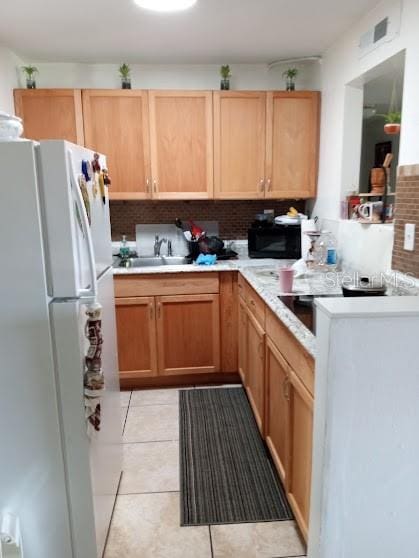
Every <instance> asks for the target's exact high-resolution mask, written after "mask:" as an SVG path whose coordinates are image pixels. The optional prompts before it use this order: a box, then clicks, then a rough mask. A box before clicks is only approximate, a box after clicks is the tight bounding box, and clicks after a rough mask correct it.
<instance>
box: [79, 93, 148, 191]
mask: <svg viewBox="0 0 419 558" xmlns="http://www.w3.org/2000/svg"><path fill="white" fill-rule="evenodd" d="M83 112H84V131H85V137H86V147H89V148H90V149H94V150H95V151H99V152H100V153H103V154H104V155H106V159H107V165H108V168H109V174H110V176H111V179H112V185H111V187H110V188H109V197H110V198H111V199H114V200H129V199H146V198H150V197H151V170H150V147H149V132H148V127H149V122H148V100H147V92H146V91H138V90H137V91H134V90H132V91H130V90H125V91H122V90H109V89H105V90H101V89H87V90H84V91H83Z"/></svg>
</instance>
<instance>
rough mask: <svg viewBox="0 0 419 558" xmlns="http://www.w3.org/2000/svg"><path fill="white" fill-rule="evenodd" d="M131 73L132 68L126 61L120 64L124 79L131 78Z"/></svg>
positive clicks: (121, 74) (120, 71)
mask: <svg viewBox="0 0 419 558" xmlns="http://www.w3.org/2000/svg"><path fill="white" fill-rule="evenodd" d="M130 73H131V68H130V67H129V66H128V64H125V62H124V63H123V64H121V65H120V66H119V75H120V76H121V78H122V79H127V78H129V76H130Z"/></svg>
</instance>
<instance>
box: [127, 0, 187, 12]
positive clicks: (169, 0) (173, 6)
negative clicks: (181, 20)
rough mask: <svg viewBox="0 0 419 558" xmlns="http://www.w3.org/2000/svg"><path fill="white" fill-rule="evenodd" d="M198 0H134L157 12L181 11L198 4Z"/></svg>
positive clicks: (138, 4)
mask: <svg viewBox="0 0 419 558" xmlns="http://www.w3.org/2000/svg"><path fill="white" fill-rule="evenodd" d="M196 1H197V0H134V2H135V3H136V4H137V6H140V8H145V9H146V10H153V11H155V12H179V11H181V10H187V9H188V8H191V7H192V6H193V5H194V4H196Z"/></svg>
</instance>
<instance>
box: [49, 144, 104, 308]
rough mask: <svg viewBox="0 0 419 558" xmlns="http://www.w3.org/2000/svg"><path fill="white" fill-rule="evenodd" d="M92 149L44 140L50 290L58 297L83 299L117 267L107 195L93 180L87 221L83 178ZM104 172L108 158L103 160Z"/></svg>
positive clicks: (52, 294)
mask: <svg viewBox="0 0 419 558" xmlns="http://www.w3.org/2000/svg"><path fill="white" fill-rule="evenodd" d="M83 160H85V161H88V162H91V161H92V160H93V151H91V150H89V149H85V148H84V147H80V146H78V145H74V144H72V143H69V142H66V141H43V142H41V143H40V147H39V150H38V174H39V184H40V191H41V204H42V209H43V217H44V223H45V230H44V243H45V248H46V256H47V265H48V292H49V295H50V296H52V297H54V298H66V297H67V298H71V297H76V298H78V297H80V296H84V295H86V294H89V292H90V291H91V290H92V288H93V286H94V285H93V283H94V278H93V275H94V276H95V278H97V277H99V276H100V275H101V274H102V273H103V272H104V271H105V270H106V269H107V268H108V267H109V266H110V265H111V264H112V247H111V230H110V219H109V200H108V196H107V195H106V196H105V199H104V200H103V199H102V196H101V193H100V191H99V190H98V189H97V188H95V186H94V180H90V181H88V182H87V195H88V200H89V203H88V207H89V212H88V213H89V217H90V223H88V222H87V219H86V215H85V209H84V204H83V201H82V198H81V192H80V188H79V183H78V179H79V177H80V176H81V175H82V161H83ZM99 161H100V165H101V168H105V167H106V158H105V157H104V156H103V155H101V156H100V159H99Z"/></svg>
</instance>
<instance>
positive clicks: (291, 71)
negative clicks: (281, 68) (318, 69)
mask: <svg viewBox="0 0 419 558" xmlns="http://www.w3.org/2000/svg"><path fill="white" fill-rule="evenodd" d="M297 75H298V70H297V68H288V70H285V72H283V73H282V77H284V78H287V79H291V80H294V79H295V78H296V77H297Z"/></svg>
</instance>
